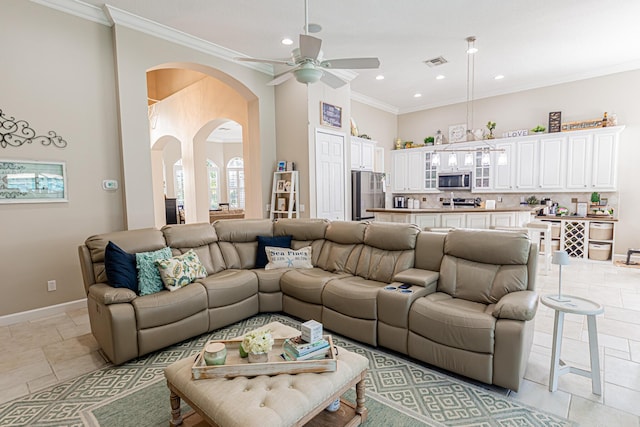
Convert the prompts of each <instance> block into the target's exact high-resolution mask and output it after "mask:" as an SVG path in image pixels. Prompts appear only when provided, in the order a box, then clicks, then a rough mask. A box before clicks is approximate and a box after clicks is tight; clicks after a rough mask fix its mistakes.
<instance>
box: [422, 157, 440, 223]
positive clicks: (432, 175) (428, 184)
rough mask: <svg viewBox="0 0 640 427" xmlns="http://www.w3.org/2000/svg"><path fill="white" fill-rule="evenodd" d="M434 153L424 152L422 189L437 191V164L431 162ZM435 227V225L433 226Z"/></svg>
mask: <svg viewBox="0 0 640 427" xmlns="http://www.w3.org/2000/svg"><path fill="white" fill-rule="evenodd" d="M433 156H434V153H433V152H431V151H427V152H425V153H424V186H423V188H424V190H426V191H438V166H436V165H434V164H433ZM434 227H436V226H434Z"/></svg>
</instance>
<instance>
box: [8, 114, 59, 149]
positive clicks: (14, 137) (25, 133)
mask: <svg viewBox="0 0 640 427" xmlns="http://www.w3.org/2000/svg"><path fill="white" fill-rule="evenodd" d="M33 142H36V143H38V142H39V143H41V144H42V145H45V146H47V145H53V146H55V147H58V148H64V147H66V146H67V141H65V140H64V139H62V137H61V136H59V135H58V134H56V133H55V132H54V131H49V133H48V136H47V135H38V136H36V132H35V131H34V130H33V129H31V128H30V127H29V123H27V121H26V120H16V118H15V117H7V116H5V115H4V113H3V112H2V110H0V147H2V148H7V147H8V146H12V147H20V146H22V145H24V144H31V143H33Z"/></svg>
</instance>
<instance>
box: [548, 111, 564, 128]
mask: <svg viewBox="0 0 640 427" xmlns="http://www.w3.org/2000/svg"><path fill="white" fill-rule="evenodd" d="M561 118H562V113H561V112H560V111H552V112H550V113H549V133H554V132H560V126H561V125H562V122H561Z"/></svg>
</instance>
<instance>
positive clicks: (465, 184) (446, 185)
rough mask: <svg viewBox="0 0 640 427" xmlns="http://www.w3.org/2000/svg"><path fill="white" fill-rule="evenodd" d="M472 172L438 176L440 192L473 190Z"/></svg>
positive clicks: (444, 173)
mask: <svg viewBox="0 0 640 427" xmlns="http://www.w3.org/2000/svg"><path fill="white" fill-rule="evenodd" d="M471 182H472V181H471V171H455V172H442V173H439V174H438V189H439V190H471Z"/></svg>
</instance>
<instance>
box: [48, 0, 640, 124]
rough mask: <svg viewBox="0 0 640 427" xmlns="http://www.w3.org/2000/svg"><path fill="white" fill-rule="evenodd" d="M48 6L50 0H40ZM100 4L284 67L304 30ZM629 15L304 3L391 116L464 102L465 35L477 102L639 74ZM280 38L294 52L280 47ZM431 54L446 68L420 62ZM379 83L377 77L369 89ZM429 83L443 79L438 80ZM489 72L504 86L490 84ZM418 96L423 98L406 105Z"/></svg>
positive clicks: (293, 1) (250, 5) (556, 2)
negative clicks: (354, 61) (370, 63)
mask: <svg viewBox="0 0 640 427" xmlns="http://www.w3.org/2000/svg"><path fill="white" fill-rule="evenodd" d="M36 1H38V0H36ZM47 1H49V2H52V1H53V0H40V2H43V3H46V2H47ZM60 1H61V0H55V2H60ZM84 1H85V2H86V3H89V4H91V5H94V6H98V7H103V5H104V4H105V2H104V1H101V0H84ZM76 3H77V1H76ZM106 3H107V4H109V5H111V6H113V7H116V8H118V9H122V10H124V11H127V12H130V13H132V14H134V15H137V16H140V17H143V18H146V19H149V20H151V21H155V22H157V23H160V24H163V25H165V26H168V27H171V28H174V29H177V30H180V31H182V32H185V33H188V34H191V35H193V36H196V37H198V38H201V39H204V40H206V41H209V42H211V43H214V44H216V45H219V46H223V47H225V48H228V49H232V50H234V51H237V52H241V53H242V54H245V55H248V56H254V57H259V58H287V57H288V55H289V52H290V50H291V48H292V47H296V46H297V44H298V42H297V40H298V34H299V33H301V32H302V30H303V28H302V27H303V25H304V0H180V1H176V0H109V1H108V2H106ZM639 17H640V1H638V0H608V1H596V0H534V1H532V0H475V1H473V0H440V1H434V0H430V1H427V0H395V1H393V0H309V21H310V22H312V23H318V24H320V25H322V28H323V29H322V31H321V32H320V33H317V34H315V36H316V37H319V38H321V39H322V40H323V52H324V57H325V58H344V57H354V56H355V57H361V56H364V57H367V56H377V57H379V58H380V61H381V66H380V69H379V70H358V71H357V72H358V76H357V77H356V78H355V79H354V80H353V81H352V82H351V89H352V91H354V92H355V95H356V99H358V97H359V98H360V99H363V100H367V99H370V100H371V102H372V103H376V102H378V103H380V104H381V105H383V106H385V107H386V108H387V109H388V110H390V111H397V112H400V113H402V112H409V111H416V110H419V109H424V108H429V107H435V106H441V105H446V104H450V103H454V102H461V101H464V100H465V99H466V68H467V67H466V53H465V51H466V48H467V42H466V41H465V39H466V37H468V36H471V35H473V36H476V37H477V42H476V46H477V47H478V48H479V52H478V53H477V54H476V59H475V98H476V99H478V98H483V97H486V96H492V95H497V94H503V93H510V92H515V91H519V90H524V89H530V88H535V87H542V86H548V85H553V84H557V83H563V82H567V81H573V80H579V79H584V78H589V77H594V76H598V75H605V74H611V73H615V72H619V71H626V70H631V69H638V68H640V47H639V46H638V42H639V41H640V24H638V18H639ZM283 37H290V38H292V39H293V40H294V41H295V43H294V46H289V47H287V46H284V45H282V44H281V43H280V40H281V39H282V38H283ZM437 56H443V57H444V58H445V59H447V61H448V63H447V64H445V65H443V66H440V67H436V68H429V67H427V66H426V65H425V64H424V63H423V61H424V60H427V59H430V58H434V57H437ZM276 71H280V70H276ZM378 74H383V75H384V76H385V79H384V80H381V81H378V80H376V79H375V76H376V75H378ZM438 74H442V75H444V76H446V78H445V79H443V80H436V79H435V76H436V75H438ZM497 74H503V75H504V76H505V78H504V79H502V80H498V81H497V80H494V76H495V75H497ZM416 92H420V93H422V97H421V98H414V96H413V95H414V94H415V93H416Z"/></svg>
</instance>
